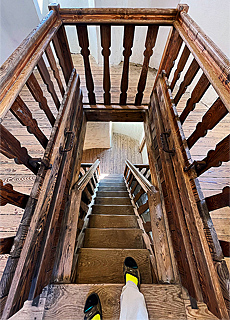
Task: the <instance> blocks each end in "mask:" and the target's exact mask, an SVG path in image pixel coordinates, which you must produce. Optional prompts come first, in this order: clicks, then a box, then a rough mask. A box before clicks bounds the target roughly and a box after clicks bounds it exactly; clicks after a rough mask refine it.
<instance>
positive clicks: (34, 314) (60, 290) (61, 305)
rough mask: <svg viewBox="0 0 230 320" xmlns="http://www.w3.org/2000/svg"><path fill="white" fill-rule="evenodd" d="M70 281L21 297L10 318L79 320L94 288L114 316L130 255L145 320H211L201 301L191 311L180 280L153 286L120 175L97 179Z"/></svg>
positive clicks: (108, 317) (112, 318) (107, 318)
mask: <svg viewBox="0 0 230 320" xmlns="http://www.w3.org/2000/svg"><path fill="white" fill-rule="evenodd" d="M88 219H89V220H88V224H87V227H86V229H85V230H84V232H83V235H84V241H83V246H82V247H81V248H79V249H78V260H77V266H76V272H75V275H76V276H75V281H74V282H75V283H73V284H50V285H49V286H47V287H45V288H44V289H43V292H42V294H41V295H40V296H39V297H37V298H36V299H34V301H26V302H25V304H24V306H23V308H22V309H21V310H20V311H19V312H18V313H16V314H15V315H14V316H13V317H12V318H11V319H12V320H30V319H36V320H42V319H45V320H46V319H47V320H52V319H53V320H54V319H55V320H62V319H65V320H73V319H75V320H80V319H83V309H84V304H85V301H86V298H87V297H88V295H89V294H90V293H92V292H97V293H98V295H99V297H100V300H101V304H102V312H103V319H104V320H118V319H119V314H120V295H121V291H122V287H123V286H124V277H123V262H124V259H125V258H126V257H127V256H131V257H133V258H134V259H135V260H136V262H137V264H138V266H139V269H140V273H141V287H140V291H141V292H142V293H143V295H144V297H145V301H146V305H147V309H148V314H149V320H166V319H177V320H185V319H187V320H195V319H197V320H198V319H202V320H214V319H217V318H216V317H215V316H213V315H212V314H211V313H210V312H209V311H208V309H207V306H206V305H205V304H204V303H198V308H197V309H192V308H191V305H190V300H189V297H188V295H187V293H186V291H185V289H183V287H182V286H181V285H180V284H173V285H172V284H156V283H155V284H154V283H153V282H154V279H156V277H155V275H154V271H153V267H152V264H151V255H150V251H149V250H148V249H147V244H146V243H145V241H144V239H146V237H143V234H144V230H142V229H141V228H140V226H139V223H138V219H139V216H138V215H136V214H135V212H134V208H133V206H132V203H131V200H130V198H129V193H128V191H127V188H126V184H125V182H124V179H123V176H122V175H108V176H107V177H104V178H103V179H100V182H99V184H98V188H97V192H96V197H95V198H94V204H93V206H92V212H91V214H90V215H89V218H88Z"/></svg>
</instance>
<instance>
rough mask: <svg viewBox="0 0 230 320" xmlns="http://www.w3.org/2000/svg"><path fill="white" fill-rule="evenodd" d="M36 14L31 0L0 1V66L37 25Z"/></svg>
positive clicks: (37, 18)
mask: <svg viewBox="0 0 230 320" xmlns="http://www.w3.org/2000/svg"><path fill="white" fill-rule="evenodd" d="M37 9H39V8H38V7H37ZM38 12H39V11H37V10H36V8H35V5H34V2H33V1H32V0H23V5H22V1H19V0H11V1H9V0H1V1H0V65H2V64H3V62H4V61H5V60H6V59H7V58H8V57H9V56H10V55H11V53H12V52H13V51H14V50H15V49H16V48H17V47H18V46H19V44H20V43H21V42H22V41H23V39H24V38H25V37H26V36H27V35H28V34H29V33H30V32H31V31H32V30H33V29H34V28H36V26H37V25H38V24H39V21H40V19H39V18H41V16H40V17H39V16H38Z"/></svg>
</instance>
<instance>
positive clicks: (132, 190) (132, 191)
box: [130, 181, 138, 194]
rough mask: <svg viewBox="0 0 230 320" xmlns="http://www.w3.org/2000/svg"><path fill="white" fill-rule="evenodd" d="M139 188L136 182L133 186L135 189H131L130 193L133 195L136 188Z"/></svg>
mask: <svg viewBox="0 0 230 320" xmlns="http://www.w3.org/2000/svg"><path fill="white" fill-rule="evenodd" d="M137 186H138V182H137V181H136V182H135V183H134V185H133V187H132V189H131V191H130V193H131V194H133V193H134V191H135V189H136V187H137Z"/></svg>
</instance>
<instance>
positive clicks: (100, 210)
mask: <svg viewBox="0 0 230 320" xmlns="http://www.w3.org/2000/svg"><path fill="white" fill-rule="evenodd" d="M92 212H93V213H95V214H117V215H119V214H121V215H122V214H125V215H128V214H130V215H133V214H134V210H133V206H132V205H131V204H130V205H103V204H94V205H93V207H92Z"/></svg>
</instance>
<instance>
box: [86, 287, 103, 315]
mask: <svg viewBox="0 0 230 320" xmlns="http://www.w3.org/2000/svg"><path fill="white" fill-rule="evenodd" d="M84 314H85V317H84V320H92V319H93V320H102V310H101V302H100V299H99V296H98V294H97V293H95V292H93V293H91V295H89V296H88V298H87V299H86V302H85V307H84Z"/></svg>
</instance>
